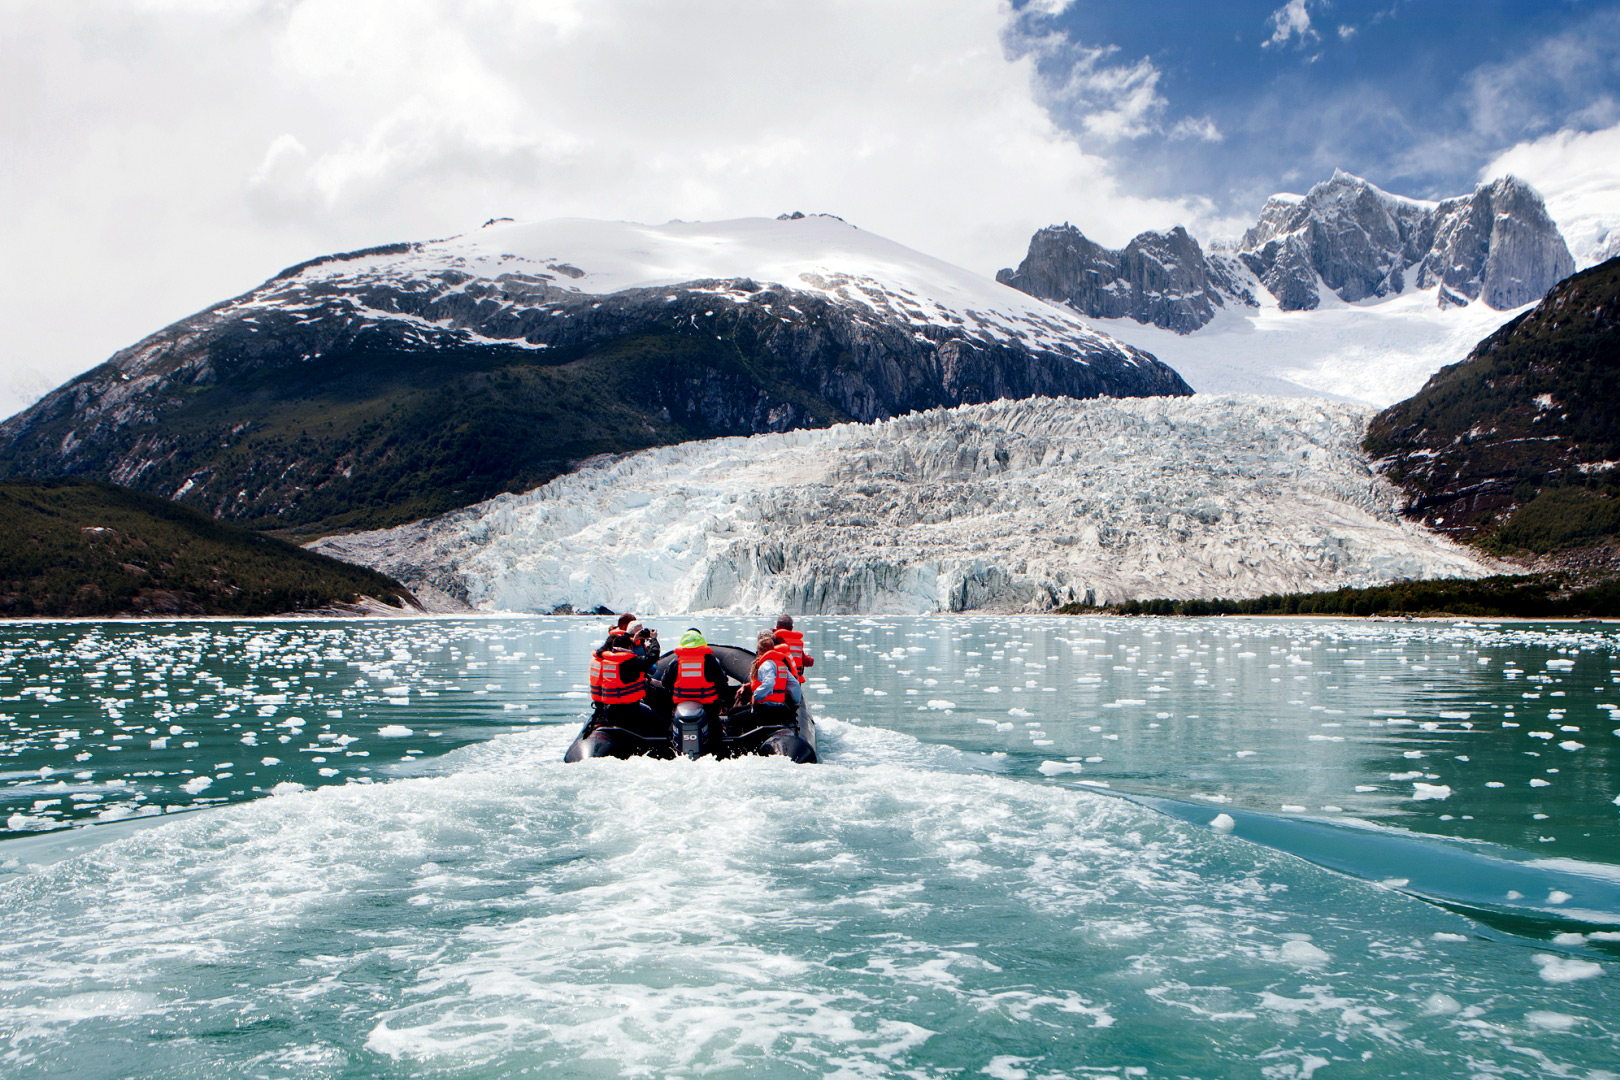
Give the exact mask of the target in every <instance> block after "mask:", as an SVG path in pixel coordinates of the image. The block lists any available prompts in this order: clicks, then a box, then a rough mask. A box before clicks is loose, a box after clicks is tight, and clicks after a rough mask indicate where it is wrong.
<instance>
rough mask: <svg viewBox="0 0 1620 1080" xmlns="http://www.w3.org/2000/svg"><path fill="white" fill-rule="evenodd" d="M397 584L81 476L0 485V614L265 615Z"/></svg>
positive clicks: (399, 602) (402, 593)
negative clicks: (77, 477) (71, 478)
mask: <svg viewBox="0 0 1620 1080" xmlns="http://www.w3.org/2000/svg"><path fill="white" fill-rule="evenodd" d="M361 596H370V597H373V598H375V599H379V600H382V601H383V602H385V603H388V604H390V605H392V606H395V607H404V606H405V605H407V604H412V605H414V603H415V601H414V599H413V598H411V596H410V593H409V592H408V591H407V590H406V589H405V587H404V586H402V585H400V584H399V583H398V582H396V581H394V580H393V579H391V578H388V577H385V576H384V575H382V574H379V573H376V572H374V571H371V570H367V569H364V568H362V567H358V566H351V565H349V564H348V563H344V562H339V561H338V560H336V559H332V558H328V557H326V556H324V555H317V554H315V553H314V552H310V551H305V550H304V549H303V548H300V547H298V546H297V545H295V544H290V543H288V542H286V541H284V540H278V539H276V538H274V537H270V536H265V535H262V534H260V533H255V532H253V531H251V530H249V529H244V528H240V527H238V526H235V525H227V524H225V523H223V522H219V521H215V520H214V519H213V518H211V517H209V516H208V515H207V514H204V513H201V512H200V511H197V510H193V509H191V508H189V507H185V506H179V505H176V504H175V503H171V502H169V501H167V500H165V499H160V498H156V497H154V496H151V495H142V494H140V493H138V492H134V491H130V490H128V489H126V488H120V487H115V486H113V485H111V484H101V483H94V482H90V481H81V480H47V481H35V482H30V481H4V482H0V616H29V615H37V616H59V615H128V614H177V615H269V614H275V613H279V612H287V611H303V610H310V609H314V608H321V607H326V606H329V605H333V604H347V603H350V602H353V601H354V600H356V599H358V598H360V597H361Z"/></svg>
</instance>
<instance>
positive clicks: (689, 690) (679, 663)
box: [664, 626, 732, 727]
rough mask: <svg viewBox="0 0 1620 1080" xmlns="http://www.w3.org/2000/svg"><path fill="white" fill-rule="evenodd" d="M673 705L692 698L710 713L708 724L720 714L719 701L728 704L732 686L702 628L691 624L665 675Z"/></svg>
mask: <svg viewBox="0 0 1620 1080" xmlns="http://www.w3.org/2000/svg"><path fill="white" fill-rule="evenodd" d="M664 679H665V681H666V682H667V683H668V684H669V696H670V699H671V702H672V703H673V705H679V704H680V703H681V702H683V701H695V702H697V703H698V704H700V705H702V706H703V711H704V712H706V713H708V714H709V724H710V725H711V727H712V726H713V725H715V724H716V722H717V721H718V720H719V718H720V706H721V703H722V702H724V703H725V704H728V705H729V704H730V703H731V699H732V690H731V687H730V683H729V681H728V680H727V679H726V672H725V669H724V668H722V667H721V666H720V661H718V660H716V659H715V658H714V650H712V649H710V648H709V643H708V641H707V640H706V639H705V638H704V637H703V632H702V631H701V630H699V629H698V628H697V627H695V626H693V627H690V628H688V629H687V631H686V633H684V634H682V635H681V640H680V644H678V645H676V646H675V662H674V663H673V664H671V665H670V667H669V670H668V671H667V672H666V673H665V675H664Z"/></svg>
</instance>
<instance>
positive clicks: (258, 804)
mask: <svg viewBox="0 0 1620 1080" xmlns="http://www.w3.org/2000/svg"><path fill="white" fill-rule="evenodd" d="M806 622H807V623H808V624H809V625H808V626H806V627H804V628H805V629H806V630H807V631H808V632H807V634H806V638H807V644H808V646H809V647H810V650H811V652H812V654H813V655H816V656H817V657H819V658H820V662H819V663H818V664H817V665H816V667H814V668H813V669H812V670H811V675H812V680H813V681H812V683H811V685H810V690H811V693H810V699H811V703H812V706H813V707H814V708H815V709H816V711H817V714H818V717H819V718H820V719H821V721H822V729H821V730H822V746H821V749H822V752H823V756H824V758H825V764H824V765H821V766H815V767H805V766H793V765H791V764H788V763H784V762H780V761H769V760H752V761H734V762H712V761H699V762H685V761H681V762H647V761H632V762H612V761H604V762H587V763H583V764H580V765H574V766H563V765H562V764H561V756H562V751H563V749H564V748H565V747H566V746H567V744H568V742H569V741H570V740H571V739H572V737H573V735H574V734H575V732H576V731H577V729H578V725H579V723H580V720H581V718H582V715H583V708H584V705H583V694H582V689H583V688H582V686H581V685H580V684H581V682H582V675H581V673H582V670H583V668H582V664H581V658H582V657H583V656H584V654H585V652H586V651H587V650H588V649H589V647H590V646H591V645H593V644H594V643H595V642H596V641H597V640H598V639H599V638H600V636H601V630H602V627H601V626H600V625H598V624H599V620H590V619H563V618H557V619H510V620H500V619H478V620H423V621H415V622H399V623H378V622H372V623H367V622H211V623H118V624H111V623H101V624H60V623H54V624H53V623H38V624H12V625H8V626H6V627H4V628H3V630H0V661H3V668H0V800H3V806H0V819H3V820H4V823H5V826H6V831H5V832H4V833H0V1074H3V1075H6V1076H30V1077H31V1076H56V1075H73V1076H76V1077H80V1076H82V1077H103V1076H104V1077H116V1076H131V1075H134V1076H176V1077H180V1076H204V1075H206V1076H209V1077H235V1076H242V1077H249V1076H300V1077H302V1076H343V1077H348V1076H394V1075H429V1076H480V1077H482V1076H509V1075H524V1074H533V1075H566V1076H667V1075H676V1076H744V1075H747V1076H830V1075H837V1076H848V1077H866V1076H925V1077H932V1076H977V1075H989V1076H994V1077H1019V1076H1026V1077H1055V1076H1069V1077H1082V1076H1083V1077H1102V1076H1115V1077H1120V1078H1123V1077H1126V1076H1151V1077H1181V1076H1199V1077H1213V1076H1260V1077H1269V1078H1286V1077H1304V1076H1311V1075H1316V1076H1319V1077H1340V1076H1343V1077H1349V1076H1357V1077H1385V1076H1424V1077H1432V1076H1525V1077H1531V1076H1535V1077H1540V1076H1570V1077H1583V1078H1598V1077H1612V1076H1615V1075H1620V1046H1617V1044H1620V1039H1617V1035H1620V1020H1617V1018H1620V991H1617V989H1616V976H1617V975H1620V805H1617V804H1616V801H1615V800H1616V799H1617V798H1620V712H1617V710H1616V706H1620V653H1617V652H1616V648H1615V647H1616V644H1617V643H1620V633H1617V630H1616V629H1615V628H1610V627H1606V626H1590V625H1576V626H1552V627H1544V626H1525V625H1506V626H1490V625H1485V626H1474V625H1468V624H1440V623H1412V624H1406V623H1368V622H1334V621H1326V620H1323V621H1315V620H1299V621H1270V620H1237V619H1225V620H1204V621H1196V620H1147V619H1143V620H1105V619H1055V618H1054V619H1043V618H933V619H911V618H873V619H858V618H829V619H819V620H806ZM685 625H687V621H686V620H675V621H671V622H669V624H668V625H667V626H664V625H662V624H660V626H661V629H663V630H665V631H666V633H665V636H666V637H670V638H672V637H673V636H674V634H675V633H677V632H678V631H679V630H681V629H684V627H685ZM705 629H706V630H708V631H709V634H710V637H711V639H713V640H728V639H734V640H739V641H741V640H746V639H747V637H749V636H751V635H750V634H749V633H748V631H750V630H751V629H753V623H752V622H751V621H745V620H710V621H708V622H706V623H705ZM203 781H206V783H204V782H203Z"/></svg>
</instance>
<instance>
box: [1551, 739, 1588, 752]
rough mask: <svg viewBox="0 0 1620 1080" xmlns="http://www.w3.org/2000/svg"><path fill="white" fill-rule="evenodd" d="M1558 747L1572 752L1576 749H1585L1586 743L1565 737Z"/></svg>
mask: <svg viewBox="0 0 1620 1080" xmlns="http://www.w3.org/2000/svg"><path fill="white" fill-rule="evenodd" d="M1558 749H1560V750H1569V751H1571V752H1573V751H1576V750H1585V749H1586V744H1585V743H1579V742H1576V741H1575V740H1574V739H1565V740H1564V741H1563V742H1561V743H1559V744H1558Z"/></svg>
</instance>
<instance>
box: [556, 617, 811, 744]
mask: <svg viewBox="0 0 1620 1080" xmlns="http://www.w3.org/2000/svg"><path fill="white" fill-rule="evenodd" d="M709 648H710V651H711V652H713V653H714V658H715V660H717V661H718V662H719V664H720V668H721V670H723V671H724V672H725V673H726V675H727V676H729V677H730V678H731V679H732V680H733V681H735V682H738V683H741V684H742V685H743V686H744V687H746V686H747V685H748V670H749V668H751V667H753V666H754V654H753V653H752V652H750V651H749V650H747V649H740V648H738V647H737V646H735V645H711V646H710V647H709ZM674 662H675V654H674V653H668V654H666V655H665V656H662V657H660V658H659V660H658V665H657V666H656V667H655V668H654V669H653V675H654V676H655V677H656V678H657V679H658V681H659V682H666V676H668V674H669V669H670V666H671V665H672V664H674ZM666 685H667V682H666ZM745 700H746V699H745ZM647 704H648V705H649V707H651V708H652V709H653V710H654V712H655V713H657V715H658V717H659V719H660V720H662V721H665V722H667V725H668V730H667V732H657V733H654V732H637V731H631V730H629V729H628V728H624V727H616V726H614V725H612V724H605V723H604V724H598V723H597V722H596V720H595V718H594V717H593V718H592V719H591V720H590V721H587V722H586V724H585V726H584V727H583V728H582V729H581V730H580V733H579V737H578V738H576V739H575V740H574V742H573V745H571V746H569V748H568V752H567V753H566V754H565V755H564V756H563V760H564V761H581V760H583V759H585V758H591V757H612V758H630V757H657V758H674V757H703V756H712V757H720V758H727V757H748V756H751V755H759V756H765V757H785V758H790V759H791V760H793V761H797V762H802V763H806V764H812V763H814V762H816V761H818V760H819V758H818V757H817V756H816V722H815V720H814V718H812V717H811V715H810V708H809V704H808V702H805V703H801V704H800V705H799V711H798V714H797V716H796V717H794V719H793V720H790V721H788V722H786V723H783V722H780V721H778V720H766V719H765V718H764V717H761V718H759V720H760V721H762V722H756V718H755V716H754V711H753V708H752V706H751V705H749V704H744V705H742V706H741V707H739V708H735V709H732V710H730V711H729V712H727V713H725V714H722V715H721V717H720V722H719V723H718V724H717V725H714V727H713V729H711V727H710V725H709V724H708V722H707V718H706V717H705V716H703V714H702V710H701V709H692V708H690V707H688V708H686V709H675V708H672V707H671V703H670V702H669V700H668V697H667V695H662V696H661V699H660V698H655V697H654V695H652V694H649V695H648V701H647Z"/></svg>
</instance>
